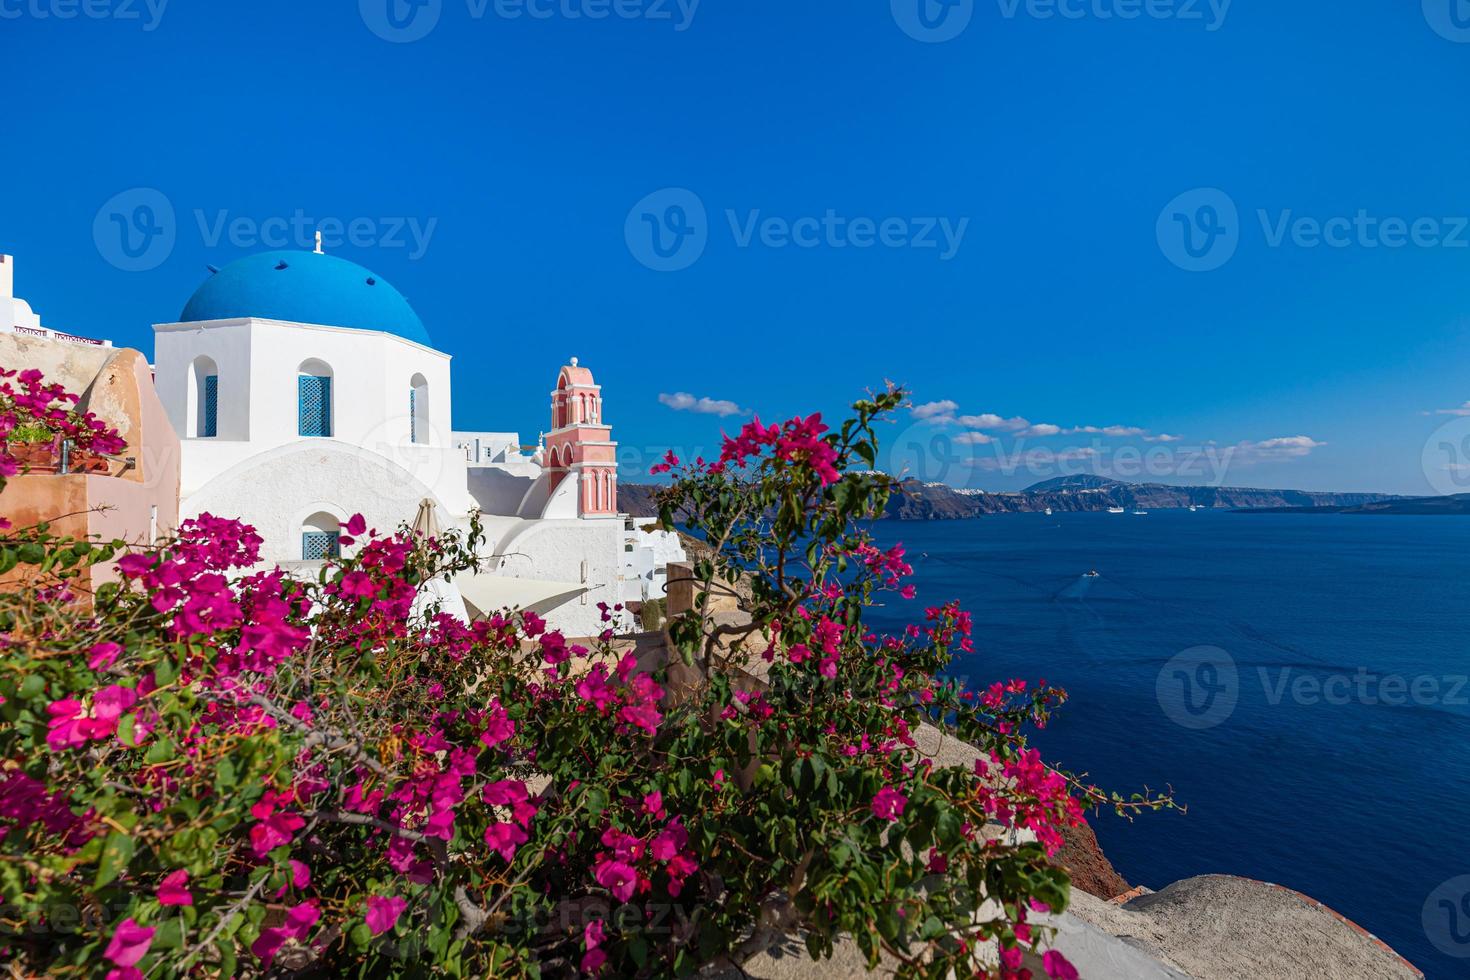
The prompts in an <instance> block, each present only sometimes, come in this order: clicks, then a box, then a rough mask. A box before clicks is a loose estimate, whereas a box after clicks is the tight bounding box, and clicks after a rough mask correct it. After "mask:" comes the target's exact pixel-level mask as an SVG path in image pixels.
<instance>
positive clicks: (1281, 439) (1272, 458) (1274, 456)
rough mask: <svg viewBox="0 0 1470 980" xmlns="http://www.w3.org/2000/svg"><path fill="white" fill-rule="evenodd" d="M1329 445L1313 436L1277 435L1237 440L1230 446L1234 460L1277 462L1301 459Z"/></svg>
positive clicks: (1246, 462)
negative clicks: (1252, 439) (1254, 440)
mask: <svg viewBox="0 0 1470 980" xmlns="http://www.w3.org/2000/svg"><path fill="white" fill-rule="evenodd" d="M1325 445H1327V443H1325V442H1318V441H1317V440H1316V439H1313V438H1312V437H1311V436H1277V437H1276V438H1274V439H1262V440H1260V441H1259V442H1250V441H1245V442H1237V443H1236V444H1235V445H1234V446H1231V447H1230V451H1231V452H1232V461H1233V462H1236V463H1245V464H1249V463H1275V462H1283V461H1285V460H1291V459H1301V458H1302V457H1303V456H1306V455H1308V454H1309V453H1311V451H1312V450H1314V449H1320V448H1322V447H1323V446H1325Z"/></svg>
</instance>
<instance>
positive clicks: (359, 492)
mask: <svg viewBox="0 0 1470 980" xmlns="http://www.w3.org/2000/svg"><path fill="white" fill-rule="evenodd" d="M201 441H204V442H208V441H209V440H201ZM429 496H431V491H430V489H429V488H428V487H427V486H425V485H424V484H422V483H420V482H419V481H418V480H416V479H414V478H413V476H412V475H411V474H409V473H408V472H407V471H405V470H403V469H402V468H401V467H398V466H396V465H394V464H393V463H391V462H390V461H389V460H387V459H386V458H384V457H382V456H379V455H378V454H376V453H372V452H367V451H365V450H363V449H362V448H361V447H359V446H354V445H351V444H348V443H343V442H339V441H337V440H335V439H302V440H297V441H296V442H295V443H292V444H290V445H287V446H280V447H277V448H275V449H271V450H267V451H266V452H264V453H261V454H258V455H254V456H251V457H250V458H248V459H246V460H243V461H242V462H241V463H239V464H238V465H237V466H235V467H234V468H232V469H227V470H226V471H225V472H223V473H222V474H220V476H219V477H218V478H217V479H214V480H212V481H210V482H209V483H208V484H207V485H206V486H205V487H204V488H203V489H201V490H199V491H197V492H195V493H193V494H190V495H189V496H188V497H187V499H186V500H185V501H184V505H183V507H182V513H181V516H184V517H197V516H198V515H199V514H201V513H205V512H208V513H210V514H213V515H215V516H216V517H231V518H238V519H239V520H242V521H244V522H245V523H247V524H250V525H252V526H253V527H254V528H255V529H256V531H257V532H259V534H260V536H261V538H263V539H264V544H263V545H262V547H261V560H262V562H263V563H266V564H267V565H271V564H280V563H290V562H296V561H299V560H300V559H301V531H302V527H303V525H304V524H305V523H306V522H307V521H308V519H309V518H310V517H311V516H312V515H314V514H317V513H319V512H323V511H324V512H326V513H328V514H331V515H333V516H335V517H336V518H337V520H338V521H345V520H347V519H348V518H349V517H351V516H352V515H353V514H362V515H363V517H364V518H366V519H367V523H368V526H369V527H373V528H376V529H378V530H379V531H382V532H384V533H388V532H392V531H396V530H397V529H398V527H399V525H401V524H406V523H408V522H411V521H412V520H413V518H414V515H415V514H416V513H417V512H418V506H419V501H421V500H423V499H424V498H425V497H429ZM441 520H444V521H445V523H451V521H450V520H449V515H444V514H441Z"/></svg>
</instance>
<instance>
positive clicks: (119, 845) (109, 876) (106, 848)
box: [92, 830, 136, 888]
mask: <svg viewBox="0 0 1470 980" xmlns="http://www.w3.org/2000/svg"><path fill="white" fill-rule="evenodd" d="M135 846H136V842H135V841H134V840H133V838H132V837H130V836H128V835H127V834H124V833H122V832H121V831H118V830H114V831H113V832H112V833H110V834H108V835H107V840H106V842H105V843H104V844H103V845H102V857H101V859H100V860H99V861H98V862H97V879H96V880H95V881H94V882H93V884H92V887H94V888H101V887H102V886H103V885H106V884H107V883H109V882H111V881H112V880H114V879H115V878H117V876H118V875H119V874H121V873H122V872H123V869H125V868H126V867H127V866H128V862H129V861H131V860H132V859H133V848H134V847H135Z"/></svg>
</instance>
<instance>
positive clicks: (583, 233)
mask: <svg viewBox="0 0 1470 980" xmlns="http://www.w3.org/2000/svg"><path fill="white" fill-rule="evenodd" d="M394 2H395V3H396V4H397V5H398V6H397V9H396V13H397V20H396V21H390V20H389V18H388V12H389V11H388V7H387V3H388V0H362V3H360V4H354V3H350V2H338V3H331V4H303V3H299V2H292V3H288V2H284V0H252V2H250V3H221V2H211V3H207V4H206V3H202V2H199V0H170V2H167V3H162V2H161V0H152V6H151V7H150V6H149V5H148V3H146V2H145V0H88V6H86V7H82V5H81V0H0V56H3V58H0V60H3V63H4V64H5V65H6V67H7V71H6V75H7V77H8V78H9V79H10V84H9V86H8V93H7V104H6V108H5V111H4V113H3V118H4V126H5V130H6V134H7V139H6V144H7V152H6V153H5V154H4V155H3V157H0V178H3V185H0V186H3V191H0V250H3V251H7V252H11V253H14V254H16V255H17V256H18V259H19V266H18V268H19V281H18V283H17V292H18V293H19V294H20V295H21V296H23V297H25V298H27V299H29V300H30V301H31V302H32V303H33V305H35V306H36V308H37V310H38V311H39V312H40V313H41V314H42V316H43V318H44V320H45V322H46V323H47V324H48V325H49V326H53V327H57V328H60V329H67V330H72V331H75V332H78V333H84V334H89V335H105V336H108V337H111V338H112V339H113V340H114V341H115V342H118V343H121V344H129V345H133V346H139V347H142V348H143V349H144V350H145V351H150V352H151V346H152V344H151V331H150V329H149V327H150V324H152V323H155V322H162V321H169V320H172V319H173V318H175V317H176V316H177V314H178V312H179V310H180V309H181V308H182V307H183V305H184V302H185V301H186V300H187V299H188V297H189V295H190V293H191V292H192V291H193V289H194V288H195V287H196V286H197V285H198V284H199V283H200V282H201V281H202V279H203V278H204V276H205V275H206V272H205V265H206V263H211V264H214V265H223V264H224V263H225V262H228V261H230V260H231V259H233V258H236V257H239V256H240V255H243V254H247V253H249V252H251V251H256V250H261V249H263V248H264V247H265V245H264V244H261V243H260V240H259V235H260V234H262V233H266V234H273V233H279V232H281V231H283V230H284V231H285V232H286V233H287V234H288V235H289V234H291V230H290V227H289V225H290V223H291V221H292V220H293V219H294V218H295V216H297V215H298V214H299V215H300V216H301V222H302V223H301V225H300V226H301V227H310V228H314V227H315V225H316V223H317V222H319V221H320V220H322V219H327V218H336V219H339V220H341V221H343V222H347V221H351V220H353V219H357V220H358V225H357V227H358V234H357V236H356V238H357V241H356V242H355V243H352V242H344V243H342V244H339V245H334V246H330V247H329V250H330V251H333V252H334V253H335V254H339V255H343V256H345V257H347V258H351V259H353V260H355V261H358V262H361V263H362V264H364V265H367V266H369V267H370V268H372V269H374V270H376V271H377V272H378V273H380V274H381V275H383V276H385V277H386V278H388V279H389V280H390V281H392V282H393V283H394V284H395V285H397V286H398V287H399V288H400V289H401V290H402V291H403V292H404V293H405V294H406V295H408V297H409V298H410V300H411V301H412V302H413V303H414V305H415V306H416V308H417V309H418V311H419V313H420V314H421V316H422V317H423V319H424V321H425V323H426V324H427V326H428V328H429V331H430V333H431V335H432V336H433V337H434V339H435V342H436V345H437V346H439V347H441V348H442V349H445V350H447V351H449V352H451V353H452V354H454V356H455V361H454V370H455V384H456V390H455V404H454V412H455V416H456V425H457V427H461V428H519V429H520V430H521V431H522V433H523V435H525V436H527V437H529V438H534V436H535V432H536V430H537V428H538V427H539V426H540V425H542V423H543V420H544V417H545V415H546V409H545V404H546V393H547V391H548V389H549V388H550V386H551V382H552V379H553V378H554V376H555V371H556V368H557V367H558V366H559V365H560V364H561V363H562V362H563V361H564V359H565V358H566V357H567V356H569V355H572V354H576V355H578V356H579V357H580V358H581V359H582V362H583V363H585V364H587V365H589V366H591V367H592V368H593V369H594V370H595V371H596V373H597V377H598V380H599V381H600V382H602V383H603V384H604V386H605V390H606V393H607V397H608V403H607V404H608V418H609V420H610V421H612V422H613V423H614V426H615V429H614V434H615V436H616V437H617V438H618V439H619V440H620V441H621V442H622V443H623V444H624V446H625V448H626V449H627V451H628V455H627V456H626V457H625V461H626V462H627V463H628V464H629V466H630V467H633V466H637V467H639V468H640V469H645V468H646V466H647V464H648V462H650V461H651V459H652V457H655V456H656V455H657V454H659V453H661V452H662V450H663V448H664V447H666V446H677V447H681V448H682V449H683V450H684V451H686V452H687V451H690V450H693V449H696V448H697V447H701V446H703V447H706V448H712V447H713V446H715V444H716V443H717V441H718V432H719V430H720V428H721V427H722V426H723V427H732V426H735V425H738V424H739V422H740V417H739V416H738V415H727V416H723V417H722V416H719V415H716V414H709V413H708V412H704V413H702V412H699V411H695V410H693V408H698V407H701V406H703V407H704V408H706V409H719V408H723V409H725V410H728V409H731V408H738V409H742V410H754V411H758V412H759V413H760V414H761V415H762V416H763V417H765V418H768V419H769V418H778V417H785V416H788V415H790V414H794V413H796V412H803V413H805V412H810V411H813V410H822V411H823V412H825V413H836V412H840V411H841V410H842V408H843V406H844V405H845V404H846V403H847V402H849V401H850V400H851V399H852V398H853V397H855V396H857V395H859V394H860V393H861V392H862V391H863V390H864V389H865V388H866V387H869V386H873V385H878V384H881V383H882V382H883V381H884V379H893V380H895V381H900V382H903V383H905V384H907V385H909V386H910V387H911V388H912V389H913V391H914V395H915V401H916V403H917V404H919V405H928V406H931V407H929V408H928V409H927V410H926V411H927V413H928V416H929V417H928V418H927V419H918V418H914V417H908V416H906V417H905V418H904V419H903V420H901V422H900V423H899V424H898V425H896V426H895V428H894V430H893V432H892V434H891V435H892V438H891V439H890V442H891V443H893V444H894V445H895V446H896V447H897V448H896V450H895V452H894V454H893V455H892V456H891V457H890V460H891V462H892V463H893V464H894V465H896V466H903V465H907V466H908V467H909V468H910V469H911V471H913V472H916V473H920V475H925V476H929V477H934V478H942V479H944V480H946V481H947V482H951V483H954V484H956V485H961V486H965V485H968V486H974V487H984V488H988V489H1008V488H1013V487H1019V486H1023V485H1025V484H1027V483H1030V482H1033V481H1034V480H1037V479H1042V478H1045V477H1048V476H1053V475H1057V474H1058V473H1060V472H1075V471H1079V470H1084V471H1085V470H1093V469H1102V470H1103V471H1104V472H1124V471H1125V470H1127V469H1128V468H1129V467H1132V468H1133V471H1134V473H1133V475H1138V476H1142V477H1144V478H1159V479H1164V480H1166V481H1171V482H1210V481H1211V480H1221V481H1223V482H1225V483H1229V484H1235V485H1255V486H1290V487H1302V488H1309V489H1358V490H1391V491H1399V492H1416V493H1427V492H1431V491H1432V490H1435V489H1439V490H1449V491H1454V490H1460V489H1464V490H1470V482H1466V483H1465V484H1464V485H1463V486H1461V485H1460V484H1459V482H1458V481H1470V469H1467V468H1464V467H1463V460H1462V458H1461V455H1460V454H1461V452H1462V450H1463V449H1465V448H1466V447H1467V446H1470V441H1467V437H1470V415H1467V416H1459V415H1453V414H1434V413H1437V412H1440V411H1442V410H1444V411H1448V410H1452V409H1455V408H1456V407H1457V406H1461V405H1463V404H1464V403H1466V402H1467V400H1470V372H1467V371H1466V370H1465V365H1466V364H1467V363H1470V356H1467V355H1470V229H1467V228H1466V224H1467V223H1470V222H1467V218H1466V216H1470V182H1467V181H1466V179H1465V176H1464V175H1465V168H1466V161H1467V155H1470V127H1467V126H1466V125H1465V115H1466V114H1465V110H1464V93H1465V92H1466V91H1467V81H1470V10H1462V11H1459V13H1461V14H1464V15H1466V16H1465V17H1463V18H1462V19H1459V20H1456V19H1454V18H1453V17H1452V16H1451V14H1452V13H1454V11H1453V10H1452V9H1451V7H1450V3H1451V0H1424V3H1423V4H1422V8H1421V3H1419V2H1412V3H1410V2H1401V3H1368V2H1364V0H1353V2H1347V3H1344V2H1340V0H1339V2H1328V0H1297V2H1293V3H1262V2H1259V0H1256V2H1247V0H1236V2H1234V3H1230V4H1225V3H1224V2H1223V0H1216V2H1215V3H1214V5H1213V6H1212V5H1211V4H1210V2H1209V0H1148V2H1147V3H1146V2H1144V0H1056V2H1053V0H1030V2H1029V3H1028V2H1022V0H960V2H959V4H958V6H956V7H954V8H953V9H949V10H948V11H947V12H946V11H945V10H943V9H942V8H940V7H939V5H938V0H923V2H924V3H925V4H926V5H927V6H926V9H925V11H924V12H925V13H926V14H927V20H921V19H920V18H919V16H918V14H919V12H920V11H919V10H918V6H917V5H918V3H919V2H920V0H894V2H893V3H892V4H890V3H887V2H869V3H861V4H857V3H852V2H851V0H801V2H796V3H793V2H790V0H787V2H774V0H741V2H738V3H735V2H730V0H702V2H699V3H697V4H695V3H693V2H692V0H684V2H683V4H682V5H681V4H680V3H679V0H484V2H482V0H428V5H427V6H423V7H421V8H410V7H408V6H407V5H406V3H405V0H394ZM1455 2H1459V0H1455ZM82 11H86V12H85V13H84V12H82ZM532 12H534V13H536V14H537V16H531V13H532ZM599 12H605V13H606V14H607V16H604V17H596V16H594V15H595V14H597V13H599ZM1064 12H1065V14H1066V15H1067V16H1063V13H1064ZM946 13H947V17H945V16H941V15H944V14H946ZM1129 13H1138V16H1135V17H1131V18H1130V17H1126V16H1125V15H1126V14H1129ZM66 14H73V15H74V16H69V17H68V16H64V15H66ZM394 23H398V24H401V25H405V26H403V27H402V28H401V29H400V28H395V27H394V26H393V24H394ZM926 24H928V25H930V26H927V27H926V26H925V25H926ZM1462 24H1463V25H1464V26H1463V27H1462V26H1461V25H1462ZM414 33H423V35H424V36H422V37H420V38H418V39H417V40H406V38H407V36H408V35H411V34H414ZM949 34H953V35H954V36H953V37H949V38H948V39H947V40H944V39H941V38H943V37H944V36H947V35H949ZM914 35H917V37H916V36H914ZM385 38H396V40H389V39H385ZM140 188H147V189H153V190H156V191H157V192H159V194H161V195H162V198H163V200H165V201H166V202H167V207H168V208H169V209H170V210H171V211H172V213H173V219H172V222H171V224H170V228H171V231H172V244H171V245H169V246H168V247H167V248H164V249H163V251H162V254H154V255H145V256H144V257H143V259H142V264H145V265H148V266H150V267H149V268H146V269H141V270H130V269H128V268H126V266H128V265H130V264H138V263H137V262H136V261H133V260H129V259H128V258H127V257H126V256H125V255H123V254H122V253H121V252H119V250H118V243H117V237H116V235H115V234H114V235H113V239H112V241H111V242H109V241H108V225H107V220H106V214H107V212H108V211H109V209H111V210H112V211H114V212H118V211H121V212H123V213H127V214H132V213H133V212H134V211H135V209H136V204H137V202H138V201H139V200H141V199H142V198H140V197H139V194H140V193H141V192H140V191H139V190H138V189H140ZM673 189H678V190H677V191H676V190H673ZM1201 189H1213V190H1201ZM1181 195H1183V196H1182V197H1181ZM151 200H154V201H156V200H157V198H156V197H154V198H151ZM1171 202H1172V203H1171ZM676 206H679V207H682V208H683V210H682V211H675V210H673V209H674V208H675V207H676ZM1211 208H1213V210H1209V209H1211ZM700 210H702V211H703V217H702V218H701V217H700V214H699V211H700ZM1232 210H1233V211H1234V212H1235V213H1234V215H1233V216H1232V215H1231V214H1230V211H1232ZM1360 214H1361V215H1362V218H1359V217H1358V216H1359V215H1360ZM99 215H101V216H102V221H101V227H100V229H99V230H98V231H97V234H95V235H94V223H97V222H98V219H99ZM829 215H830V216H831V217H830V218H829V217H828V216H829ZM165 217H166V216H165ZM271 219H275V221H272V220H271ZM772 219H776V220H775V221H772ZM1302 219H1307V220H1308V222H1311V221H1315V222H1319V223H1323V224H1328V223H1330V222H1332V220H1333V219H1339V220H1338V223H1337V224H1328V227H1329V229H1330V233H1331V236H1332V242H1331V243H1330V244H1329V243H1326V242H1323V241H1320V240H1318V238H1317V237H1316V236H1314V234H1313V226H1312V225H1311V224H1310V223H1303V221H1302ZM1344 219H1346V220H1344ZM231 222H233V223H234V224H233V225H232V224H231ZM782 222H784V223H785V226H783V224H782ZM1395 222H1398V223H1400V224H1401V227H1398V228H1397V233H1396V231H1395V228H1396V226H1395ZM283 226H284V227H283ZM783 227H784V229H785V230H783ZM231 228H235V229H237V230H235V231H231ZM414 229H417V232H416V233H415V231H414ZM654 229H658V230H659V231H660V233H661V237H662V241H661V243H660V247H662V248H664V249H665V251H670V250H672V254H671V255H669V256H667V257H661V256H660V254H659V252H658V251H657V250H656V249H655V248H654V243H653V239H652V233H653V231H654ZM945 229H948V235H946V233H945ZM1211 229H1220V231H1221V232H1222V233H1213V232H1212V231H1211ZM1186 230H1187V231H1188V232H1190V234H1191V236H1192V237H1191V239H1190V240H1189V241H1187V242H1186V241H1185V240H1184V237H1183V236H1184V233H1185V231H1186ZM1411 230H1412V232H1413V233H1412V234H1410V231H1411ZM675 232H681V234H678V235H676V234H675ZM682 232H689V233H682ZM793 234H794V235H796V236H797V237H798V238H799V239H800V241H801V242H802V244H794V243H792V241H791V240H790V239H791V236H792V235H793ZM640 235H641V236H642V237H641V238H640ZM1409 239H1412V240H1409ZM164 240H165V239H158V241H164ZM1396 242H1397V245H1395V244H1394V243H1396ZM267 244H269V243H267ZM675 246H679V247H677V248H676V247H675ZM293 247H294V246H293ZM1190 248H1192V249H1194V251H1195V252H1196V253H1197V254H1196V256H1194V257H1192V256H1191V254H1190V252H1189V249H1190ZM701 249H702V251H701ZM155 260H156V261H155ZM670 266H682V267H680V268H677V269H675V270H674V271H660V267H665V268H666V267H670ZM1191 266H1195V267H1199V266H1208V267H1211V268H1209V269H1208V271H1191V270H1190V268H1189V267H1191ZM679 393H686V394H689V395H692V396H693V398H692V399H681V398H678V397H674V396H677V395H678V394H679ZM661 394H662V395H666V396H670V397H667V398H665V399H664V400H663V402H661V401H660V399H659V396H660V395H661ZM700 399H708V400H709V401H708V402H701V401H700ZM665 402H668V403H673V405H675V406H682V405H685V404H686V403H689V402H692V403H693V406H692V408H682V409H681V408H676V407H671V406H670V405H669V404H665ZM720 402H730V403H733V404H732V405H728V406H721V405H719V404H717V403H720ZM950 402H952V403H953V407H952V408H951V407H949V406H948V405H947V404H946V403H950ZM712 403H715V404H712ZM1426 413H1430V414H1426ZM992 416H993V417H994V418H992ZM1020 420H1024V421H1020ZM1109 427H1116V428H1112V430H1111V433H1110V432H1088V431H1075V430H1086V429H1088V428H1093V429H1109ZM1052 428H1055V429H1056V430H1057V431H1056V432H1055V433H1053V432H1051V429H1052ZM1135 429H1136V430H1141V431H1140V432H1133V431H1131V430H1135ZM1164 436H1177V437H1178V438H1177V439H1175V440H1172V441H1160V440H1161V437H1164ZM1146 440H1152V441H1146ZM1191 460H1192V462H1191ZM1457 464H1460V465H1461V469H1459V470H1454V469H1450V470H1447V469H1446V468H1445V467H1446V466H1452V467H1453V466H1456V465H1457ZM1191 467H1192V468H1191ZM1124 475H1130V474H1129V473H1127V472H1124Z"/></svg>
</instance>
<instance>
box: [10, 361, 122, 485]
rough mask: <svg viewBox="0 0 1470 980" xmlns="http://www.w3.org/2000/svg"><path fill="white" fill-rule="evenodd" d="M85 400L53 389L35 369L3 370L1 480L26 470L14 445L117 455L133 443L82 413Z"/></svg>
mask: <svg viewBox="0 0 1470 980" xmlns="http://www.w3.org/2000/svg"><path fill="white" fill-rule="evenodd" d="M80 400H81V399H80V398H79V397H78V396H77V395H76V394H74V393H72V392H69V391H66V390H65V389H64V388H63V387H62V386H61V385H59V384H47V383H46V381H45V376H44V375H43V374H42V373H41V372H40V371H37V370H36V369H35V368H31V369H29V370H25V371H15V370H3V369H0V444H4V446H3V447H0V479H3V478H4V477H10V476H15V474H16V473H17V472H19V470H20V464H19V463H18V462H17V461H16V459H15V457H14V455H12V453H11V452H10V451H9V444H10V443H12V442H25V443H42V442H45V443H50V444H51V446H52V452H53V453H54V452H59V451H60V448H61V443H62V441H63V440H69V441H70V442H71V443H72V445H73V446H75V447H76V448H78V449H91V450H93V451H95V452H98V453H103V454H116V453H120V452H122V451H123V450H124V449H126V448H127V443H126V442H124V441H123V439H122V437H121V436H119V435H118V434H117V430H115V429H112V428H110V427H109V426H108V425H107V424H106V423H105V422H103V421H102V420H101V419H99V418H97V416H96V415H94V414H93V413H91V412H79V411H77V409H76V407H75V406H76V403H77V402H78V401H80Z"/></svg>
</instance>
